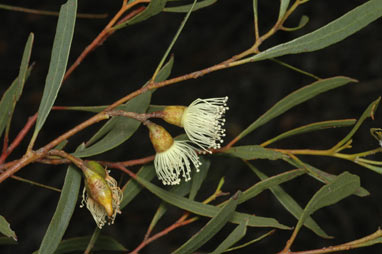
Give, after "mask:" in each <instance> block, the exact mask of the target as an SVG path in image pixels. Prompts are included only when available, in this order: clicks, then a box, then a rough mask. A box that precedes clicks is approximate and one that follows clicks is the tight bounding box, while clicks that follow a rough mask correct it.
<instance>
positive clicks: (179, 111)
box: [162, 106, 187, 127]
mask: <svg viewBox="0 0 382 254" xmlns="http://www.w3.org/2000/svg"><path fill="white" fill-rule="evenodd" d="M186 109H187V107H185V106H167V107H165V108H164V110H163V111H162V113H163V117H162V119H163V120H165V121H166V122H168V123H170V124H173V125H176V126H179V127H183V121H182V119H183V114H184V111H185V110H186Z"/></svg>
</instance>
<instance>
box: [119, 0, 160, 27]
mask: <svg viewBox="0 0 382 254" xmlns="http://www.w3.org/2000/svg"><path fill="white" fill-rule="evenodd" d="M166 2H167V0H155V1H150V3H149V5H148V6H147V7H146V9H145V10H144V11H143V12H141V13H140V14H138V15H137V16H135V17H134V18H132V19H129V20H128V21H126V22H124V23H122V24H119V25H117V26H114V27H113V29H116V30H117V29H121V28H123V27H125V26H127V25H133V24H136V23H139V22H142V21H145V20H146V19H149V18H151V17H152V16H155V15H157V14H158V13H160V12H161V11H162V10H163V8H164V7H165V5H166Z"/></svg>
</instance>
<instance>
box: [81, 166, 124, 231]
mask: <svg viewBox="0 0 382 254" xmlns="http://www.w3.org/2000/svg"><path fill="white" fill-rule="evenodd" d="M86 166H87V167H86V168H85V169H84V168H83V173H84V176H85V188H84V190H83V194H82V202H81V207H83V206H84V204H86V207H87V208H88V209H89V211H90V213H91V214H92V216H93V218H94V220H95V222H96V223H97V226H98V227H99V228H102V227H103V225H105V223H106V222H107V218H108V219H109V224H110V223H114V220H115V217H116V215H117V213H121V211H120V209H119V206H120V203H121V200H122V196H123V193H122V191H121V189H120V188H119V187H118V185H117V181H116V180H115V179H114V178H112V177H111V176H110V175H109V174H108V171H107V170H105V168H104V167H103V166H102V165H100V164H99V163H97V162H95V161H88V162H86Z"/></svg>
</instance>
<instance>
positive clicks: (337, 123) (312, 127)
mask: <svg viewBox="0 0 382 254" xmlns="http://www.w3.org/2000/svg"><path fill="white" fill-rule="evenodd" d="M355 122H356V120H354V119H344V120H330V121H323V122H317V123H311V124H307V125H303V126H301V127H298V128H295V129H293V130H290V131H286V132H284V133H282V134H280V135H278V136H276V137H274V138H272V139H270V140H268V141H266V142H264V143H263V144H261V146H268V145H269V144H272V143H274V142H276V141H280V140H282V139H284V138H288V137H291V136H295V135H301V134H304V133H309V132H313V131H318V130H324V129H329V128H341V127H348V126H351V125H354V124H355Z"/></svg>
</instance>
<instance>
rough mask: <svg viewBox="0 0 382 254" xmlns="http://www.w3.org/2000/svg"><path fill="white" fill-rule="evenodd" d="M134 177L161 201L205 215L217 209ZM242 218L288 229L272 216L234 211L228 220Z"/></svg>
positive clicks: (211, 215)
mask: <svg viewBox="0 0 382 254" xmlns="http://www.w3.org/2000/svg"><path fill="white" fill-rule="evenodd" d="M135 179H136V180H137V182H139V183H140V184H142V185H143V186H144V187H145V188H147V189H148V190H149V191H150V192H152V193H153V194H154V195H156V196H157V197H159V198H160V199H162V200H163V201H165V202H167V203H169V204H171V205H174V206H177V207H179V208H181V209H184V210H187V211H189V212H192V213H195V214H198V215H202V216H207V217H214V216H215V215H216V214H217V213H218V211H219V207H216V206H213V205H208V204H203V203H200V202H196V201H193V200H190V199H188V198H184V197H181V196H179V195H176V194H173V193H171V192H169V191H166V190H164V189H162V188H159V187H158V186H156V185H154V184H152V183H150V182H148V181H146V180H145V179H143V178H141V177H139V176H136V178H135ZM243 220H248V226H251V227H274V228H280V229H289V227H287V226H285V225H282V224H280V223H278V222H277V221H276V220H275V219H273V218H267V217H260V216H255V215H250V214H245V213H239V212H235V213H234V215H233V217H232V218H231V220H230V221H231V222H232V223H236V224H240V223H241V222H242V221H243Z"/></svg>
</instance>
